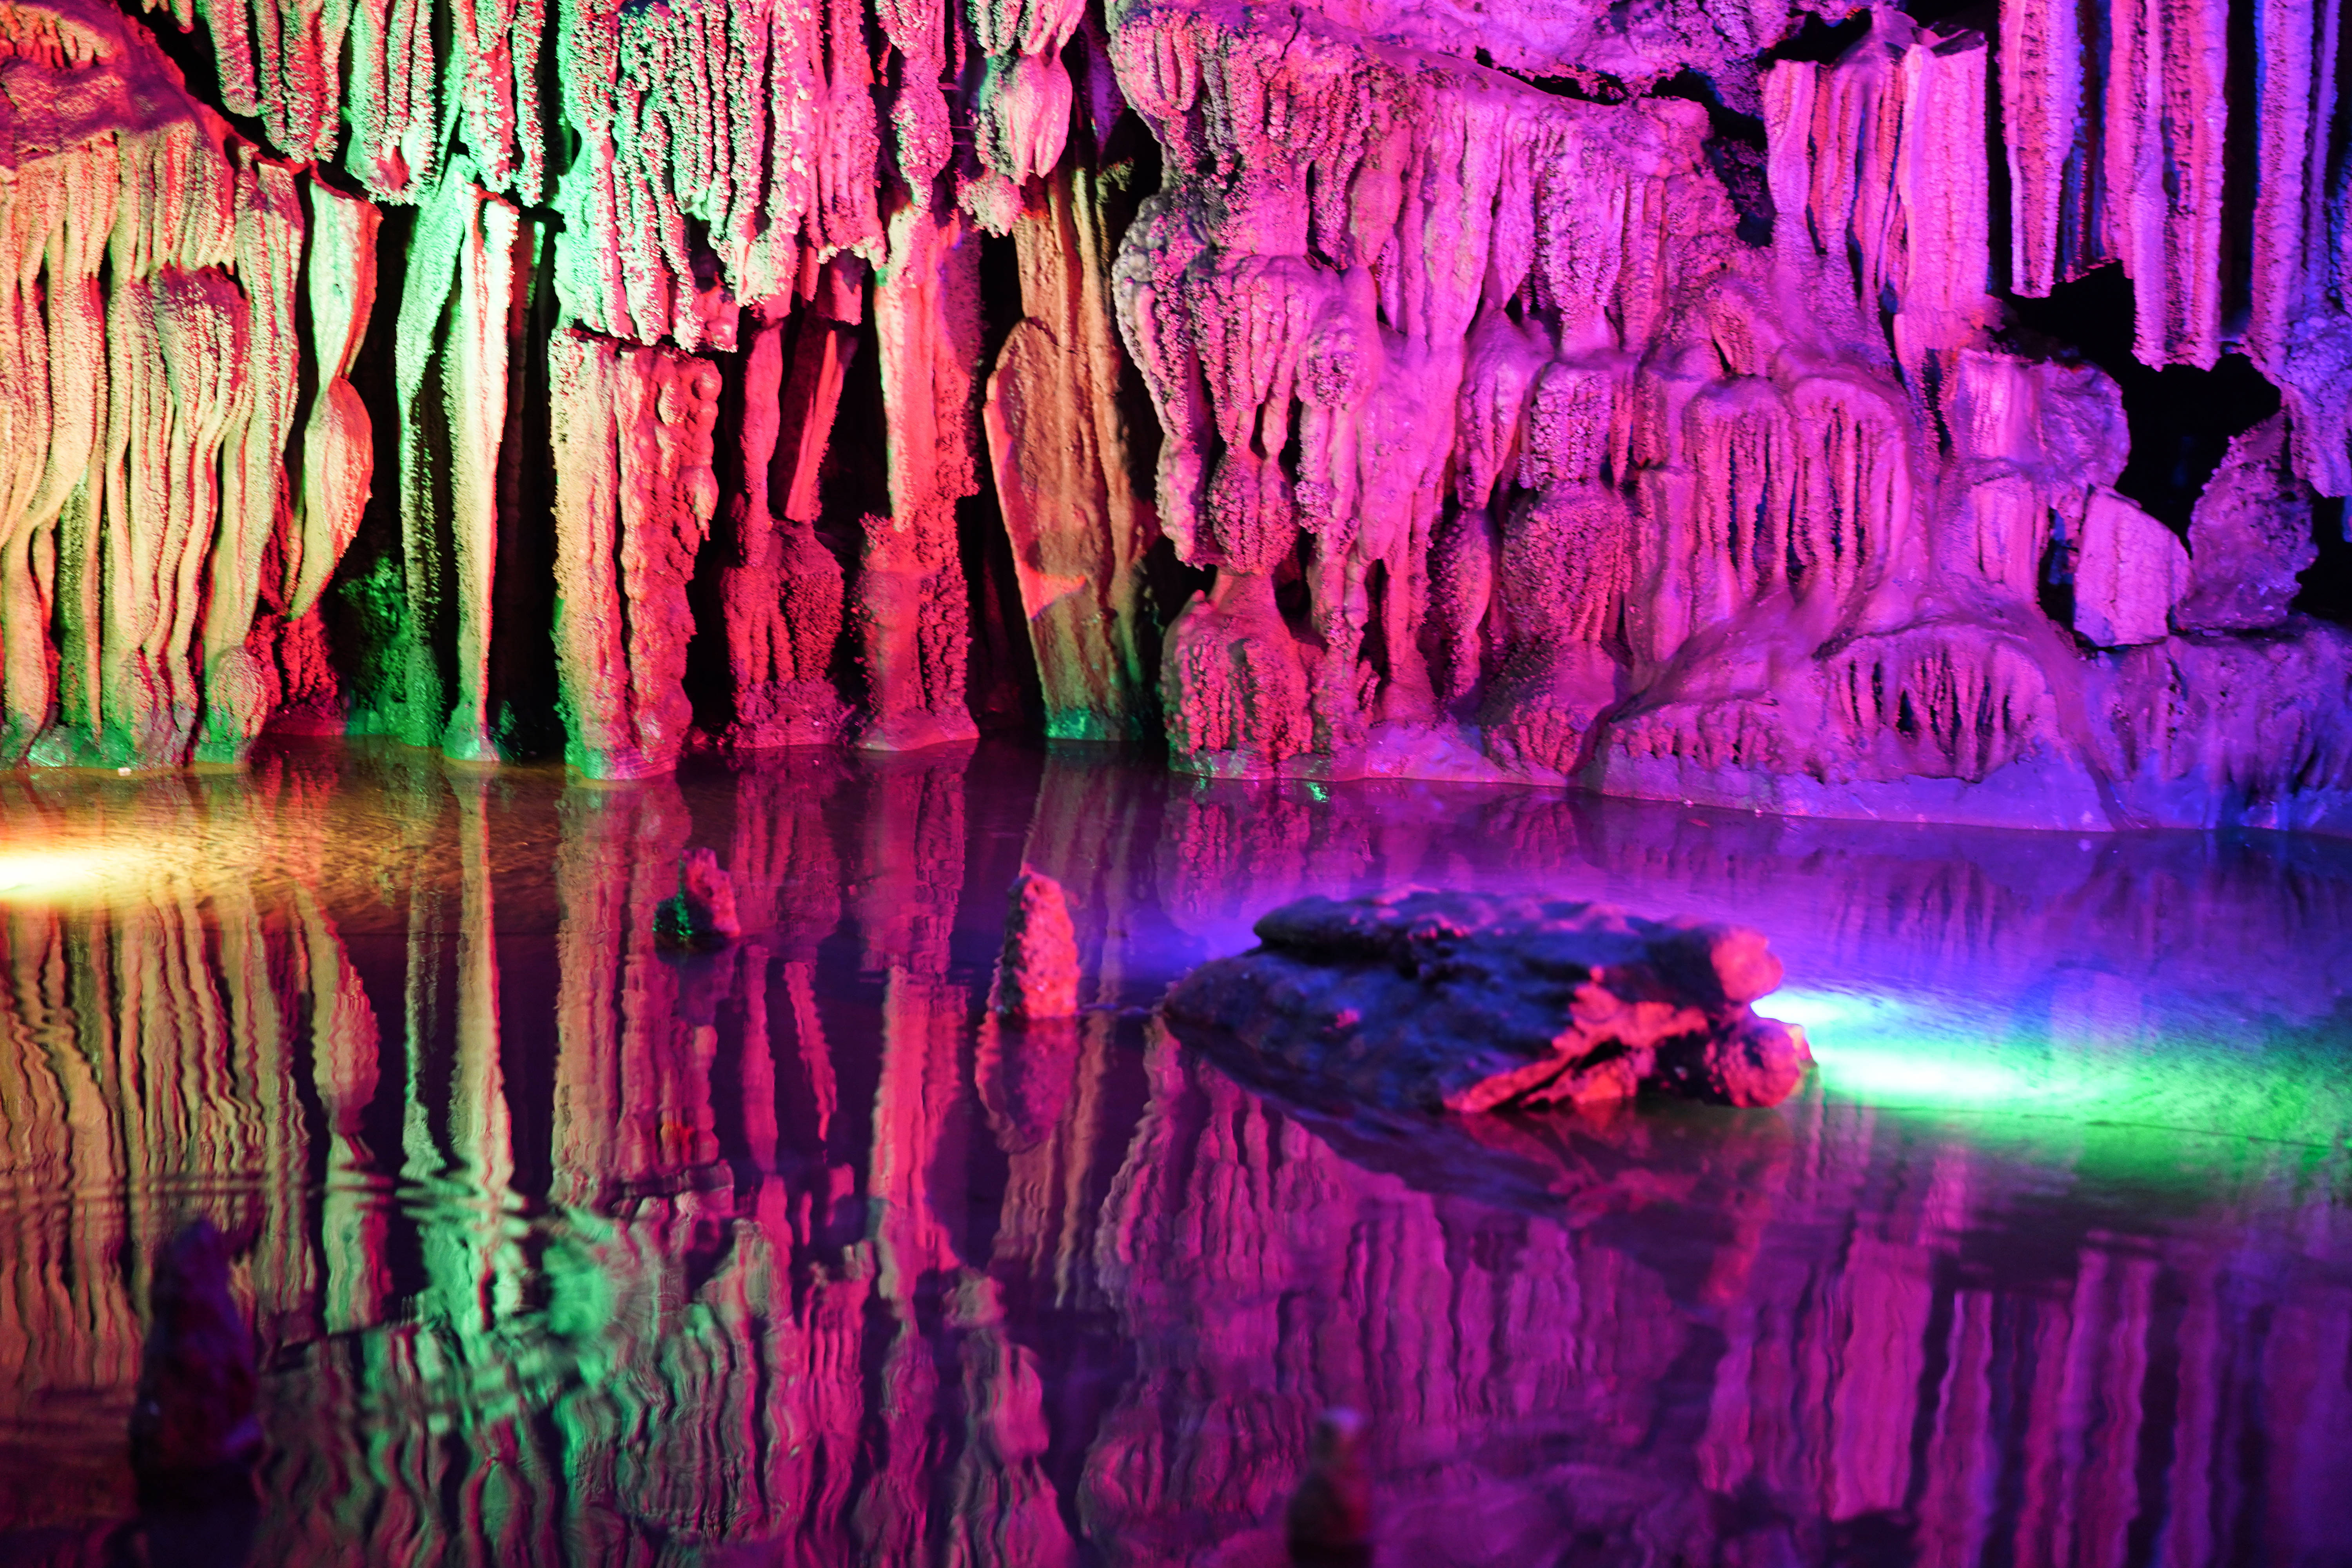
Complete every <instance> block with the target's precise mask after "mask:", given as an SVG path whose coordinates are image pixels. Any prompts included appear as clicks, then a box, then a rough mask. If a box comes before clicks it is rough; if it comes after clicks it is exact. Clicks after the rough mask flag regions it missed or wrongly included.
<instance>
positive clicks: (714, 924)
mask: <svg viewBox="0 0 2352 1568" xmlns="http://www.w3.org/2000/svg"><path fill="white" fill-rule="evenodd" d="M654 934H655V936H656V938H657V939H659V940H660V942H662V943H663V944H664V945H665V946H668V947H684V948H712V947H724V946H726V945H727V944H728V943H729V942H733V941H734V940H735V939H736V938H737V937H739V936H741V935H742V934H743V922H742V921H740V920H738V919H737V918H736V916H735V884H734V883H733V882H731V881H730V880H729V879H728V877H727V873H726V872H725V871H724V870H722V869H720V868H719V857H718V856H716V855H714V854H712V853H711V852H710V851H709V850H708V849H689V850H688V851H687V852H686V853H685V854H684V855H683V856H681V857H679V858H678V862H677V897H676V898H674V899H668V900H664V901H663V903H662V907H661V909H660V910H659V911H658V912H657V913H656V915H655V916H654Z"/></svg>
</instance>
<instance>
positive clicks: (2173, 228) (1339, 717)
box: [0, 0, 2352, 829]
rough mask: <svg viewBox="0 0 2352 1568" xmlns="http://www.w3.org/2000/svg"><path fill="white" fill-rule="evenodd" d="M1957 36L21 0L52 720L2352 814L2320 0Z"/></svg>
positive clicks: (1523, 19) (931, 9)
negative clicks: (2225, 373)
mask: <svg viewBox="0 0 2352 1568" xmlns="http://www.w3.org/2000/svg"><path fill="white" fill-rule="evenodd" d="M1913 12H1914V13H1915V14H1913V15H1906V14H1905V13H1904V12H1901V11H1897V10H1895V9H1892V8H1888V7H1880V8H1869V7H1863V8H1856V7H1853V6H1849V5H1843V4H1839V3H1837V0H1827V3H1825V4H1811V3H1810V0H1809V3H1806V4H1791V3H1790V0H1716V3H1714V4H1709V5H1696V4H1685V5H1662V6H1656V7H1650V8H1646V9H1643V10H1641V11H1639V12H1634V11H1629V10H1626V9H1624V8H1622V7H1602V6H1599V5H1577V6H1561V7H1550V8H1544V9H1542V10H1541V11H1540V14H1537V12H1536V11H1535V10H1533V9H1531V10H1530V13H1529V14H1528V15H1526V16H1520V15H1518V14H1517V13H1516V12H1502V11H1493V10H1483V9H1482V10H1476V11H1475V12H1474V11H1473V10H1470V9H1466V8H1464V7H1461V6H1458V5H1448V4H1444V3H1438V0H1430V3H1426V4H1417V5H1411V6H1406V5H1382V4H1373V3H1365V4H1353V5H1350V4H1339V3H1336V0H1335V3H1333V4H1329V5H1320V6H1285V7H1282V8H1280V9H1279V10H1278V11H1277V10H1273V9H1269V8H1266V7H1263V6H1254V5H1242V4H1231V3H1205V0H1203V3H1192V0H1183V3H1165V0H1163V3H1157V4H1130V5H1112V6H1108V7H1103V6H1097V7H1093V8H1089V7H1087V6H1085V5H1079V4H1075V3H1072V0H1061V3H1058V4H1053V5H1026V4H1021V5H1013V4H1003V3H1000V0H979V3H975V4H971V5H944V4H940V3H931V4H925V3H921V0H915V3H908V4H902V3H899V0H890V3H887V4H881V3H877V5H875V6H874V7H872V8H871V9H868V8H866V7H864V6H861V5H855V4H851V3H849V0H827V4H825V5H814V4H761V5H748V4H747V5H718V4H714V3H710V0H691V3H689V0H668V3H664V4H652V5H648V4H620V5H613V4H606V3H603V0H594V3H590V0H560V3H559V4H558V5H556V7H555V8H554V10H553V11H552V12H550V11H549V10H548V9H547V8H546V6H545V5H543V4H534V3H530V0H517V3H515V4H512V5H502V4H491V5H452V6H438V7H436V6H435V5H430V4H418V3H417V0H390V3H386V4H374V3H372V0H357V3H355V4H352V5H327V6H324V7H319V6H289V7H284V8H280V7H278V6H275V5H253V6H248V5H246V4H244V3H243V0H222V3H218V4H215V3H210V0H206V3H202V4H198V3H195V0H183V3H182V4H181V5H180V6H179V8H178V9H177V10H176V11H168V12H165V11H159V12H156V13H155V14H152V15H147V14H133V13H131V12H129V11H123V10H117V9H115V8H113V7H110V6H109V5H104V4H100V0H38V3H37V4H30V3H27V4H13V5H8V6H6V7H5V26H0V50H5V61H4V62H0V70H5V73H6V76H7V80H8V85H9V96H10V99H11V107H10V108H9V110H7V111H6V115H5V121H0V124H5V132H0V135H5V160H4V161H5V166H6V167H7V169H8V171H9V176H10V177H9V178H8V180H7V181H6V182H5V185H0V216H5V225H6V227H7V230H8V232H9V233H10V234H11V235H12V236H13V237H14V240H13V249H11V250H10V251H8V253H7V254H9V255H11V256H13V258H14V259H15V271H14V273H13V274H12V277H13V278H14V279H15V281H14V283H13V284H12V285H11V287H12V289H13V290H14V291H13V294H12V296H11V298H12V301H13V303H12V307H11V309H10V310H9V312H8V314H7V319H6V321H5V325H0V335H5V343H0V363H5V371H0V376H5V387H0V417H5V419H6V420H7V421H8V428H9V435H8V440H7V455H8V460H9V470H10V473H11V475H12V477H11V479H9V481H8V484H7V486H6V488H5V491H0V495H5V501H0V505H5V512H0V657H5V686H0V694H5V715H0V764H22V763H32V764H35V765H55V764H83V765H101V766H108V767H129V768H148V767H170V766H177V765H182V764H185V763H234V762H236V761H238V760H240V759H241V758H242V757H243V755H244V753H245V751H246V749H247V747H248V746H249V744H250V743H251V742H252V740H253V739H254V738H255V737H256V736H257V734H258V733H259V732H260V731H262V729H263V728H264V727H265V726H267V725H271V724H275V725H277V726H278V727H279V728H281V729H304V730H312V731H347V732H354V733H373V734H383V735H389V736H393V737H394V738H397V739H399V740H401V741H404V742H408V743H411V744H415V745H420V746H428V747H436V748H439V749H440V750H442V751H444V752H446V753H447V754H449V755H450V756H452V757H456V758H461V759H467V760H476V761H490V760H497V759H500V758H507V757H520V756H526V755H530V754H534V753H537V752H545V751H549V750H553V749H559V748H560V749H561V751H562V753H563V755H564V756H565V758H566V760H567V761H568V762H569V763H571V764H572V766H573V767H574V768H575V769H577V770H579V771H580V772H582V773H585V774H588V775H590V776H593V777H607V778H609V777H626V776H635V775H640V774H646V773H662V772H665V771H667V770H668V769H669V768H671V767H673V766H674V765H675V764H676V763H677V760H678V758H679V756H680V755H681V754H682V752H685V751H686V750H688V748H690V747H695V746H703V745H709V746H718V747H727V748H735V749H757V748H762V747H772V746H778V745H790V744H799V743H813V742H835V741H855V742H861V743H864V744H866V745H869V746H875V747H879V748H886V749H894V750H896V749H911V748H919V747H923V746H927V745H931V744H936V743H940V742H953V741H959V740H963V739H967V738H969V737H971V735H973V734H974V733H976V731H977V729H978V728H979V725H980V723H981V722H982V721H990V722H1003V721H1016V722H1025V723H1026V724H1027V725H1028V726H1029V727H1030V728H1032V729H1034V730H1042V731H1044V732H1045V734H1047V735H1049V736H1054V737H1062V738H1072V739H1111V740H1116V739H1136V738H1142V739H1158V738H1163V737H1164V739H1165V742H1166V744H1167V747H1168V751H1169V755H1170V758H1171V763H1173V764H1174V765H1175V766H1176V767H1178V768H1180V769H1182V770H1185V771H1189V772H1193V773H1203V774H1211V775H1244V776H1265V775H1269V774H1280V775H1303V776H1308V777H1340V776H1353V775H1361V774H1367V773H1375V774H1377V773H1393V774H1409V775H1414V776H1423V777H1432V776H1434V777H1450V778H1466V779H1491V780H1520V781H1528V782H1536V783H1545V784H1560V783H1581V784H1588V785H1592V786H1596V787H1599V788H1601V789H1604V790H1607V791H1610V792H1612V793H1618V794H1627V795H1644V796H1651V797H1656V798H1665V799H1680V800H1704V801H1708V802H1713V803H1717V804H1724V805H1745V806H1755V807H1759V808H1766V809H1772V810H1779V811H1785V812H1792V813H1805V814H1822V815H1835V816H1891V817H1897V818H1903V819H1910V818H1922V817H1924V818H1930V819H1940V820H1950V821H1975V822H1991V823H2006V824H2020V825H2034V826H2063V827H2070V828H2080V827H2098V828H2105V827H2123V826H2144V825H2157V824H2179V825H2196V826H2210V825H2217V824H2226V823H2247V824H2253V825H2258V826H2307V827H2317V828H2323V829H2329V828H2333V829H2343V828H2345V827H2346V826H2347V825H2352V699H2348V698H2347V691H2352V639H2347V634H2346V633H2345V632H2344V631H2343V630H2342V629H2341V628H2340V627H2338V626H2335V625H2333V624H2330V623H2327V622H2324V621H2321V620H2317V619H2315V618H2312V617H2310V616H2302V615H2298V614H2296V613H2295V605H2296V604H2297V596H2298V595H2299V594H2305V595H2306V598H2305V602H2316V601H2315V600H2314V599H2312V598H2310V597H2309V595H2308V592H2307V591H2308V588H2309V580H2310V579H2311V577H2312V574H2314V573H2315V572H2317V573H2320V574H2325V573H2326V572H2329V571H2336V572H2340V571H2341V570H2342V566H2343V558H2342V557H2341V556H2340V555H2336V554H2334V553H2331V554H2330V556H2329V560H2328V562H2327V563H2322V564H2320V565H2318V566H2315V561H2318V560H2319V551H2318V545H2319V543H2320V542H2323V541H2322V540H2321V538H2320V535H2321V534H2322V533H2323V532H2324V531H2332V530H2333V529H2334V528H2335V527H2336V526H2337V520H2338V519H2340V517H2341V512H2340V510H2326V505H2325V503H2324V502H2323V501H2322V500H2321V498H2340V497H2342V496H2343V495H2344V494H2345V493H2346V492H2347V490H2352V310H2347V293H2352V216H2347V209H2348V208H2352V194H2348V193H2347V181H2352V172H2348V171H2352V153H2347V124H2352V110H2346V109H2345V108H2343V107H2342V106H2341V105H2340V104H2339V102H2338V95H2337V89H2336V84H2337V83H2338V81H2339V80H2342V79H2346V78H2347V75H2348V74H2352V71H2347V51H2348V50H2352V41H2347V37H2346V36H2345V34H2346V29H2345V28H2344V26H2343V24H2342V19H2341V16H2339V15H2338V11H2337V8H2336V7H2334V6H2332V5H2325V4H2313V3H2310V0H2260V3H2258V4H2253V5H2244V6H2241V7H2240V8H2239V10H2238V12H2237V13H2236V14H2235V15H2233V14H2232V12H2231V8H2230V7H2229V6H2228V5H2226V4H2225V3H2223V0H2181V3H2179V4H2171V5H2141V4H2139V3H2137V0H2107V3H2106V4H2105V5H2102V6H2095V7H2092V8H2089V9H2087V10H2085V9H2084V8H2080V7H2071V6H2060V5H2050V4H2044V3H2042V0H2011V3H2009V4H2005V5H2002V6H2000V8H1999V10H1998V11H1997V12H1993V11H1990V10H1988V11H1986V12H1985V13H1984V14H1982V15H1978V14H1975V13H1970V14H1969V15H1968V16H1966V17H1963V18H1949V17H1941V16H1939V15H1938V14H1937V12H1936V11H1935V10H1934V8H1932V7H1927V6H1914V7H1913ZM1465 51H1467V52H1466V53H1465ZM1155 186H1156V188H1155ZM2102 269H2107V270H2102ZM2116 269H2119V270H2120V272H2121V274H2122V275H2123V276H2124V277H2125V278H2126V279H2127V288H2126V293H2127V294H2128V296H2129V300H2130V313H2131V329H2130V344H2131V349H2130V352H2131V353H2132V355H2133V356H2135V358H2134V361H2133V363H2134V364H2135V365H2137V366H2146V367H2166V366H2178V367H2186V368H2185V370H2180V371H2172V370H2168V371H2166V372H2165V375H2166V376H2167V377H2171V378H2174V379H2172V380H2168V381H2165V382H2164V385H2165V386H2167V387H2170V388H2173V389H2174V390H2172V391H2171V392H2168V393H2167V394H2165V395H2168V396H2170V397H2172V398H2173V400H2174V402H2175V403H2178V404H2183V405H2192V404H2194V403H2195V402H2196V401H2197V400H2198V398H2199V397H2200V395H2206V393H2207V392H2208V391H2209V390H2210V389H2207V388H2205V387H2204V386H2203V385H2202V384H2200V383H2198V382H2196V381H2195V380H2194V377H2196V376H2198V375H2200V374H2207V373H2214V374H2219V371H2217V368H2216V367H2217V366H2219V367H2222V368H2226V369H2233V370H2235V371H2237V372H2239V373H2241V374H2242V375H2243V376H2245V377H2251V378H2252V380H2253V381H2254V382H2255V383H2257V384H2259V385H2260V386H2261V387H2262V388H2263V390H2264V391H2265V392H2268V393H2273V394H2274V395H2275V399H2276V402H2275V405H2274V406H2275V409H2276V412H2274V413H2272V412H2269V411H2268V408H2265V409H2263V411H2261V412H2260V413H2258V414H2257V415H2256V416H2253V417H2251V418H2247V419H2243V420H2239V421H2236V422H2234V423H2233V424H2231V425H2227V426H2223V427H2221V429H2220V434H2219V435H2218V436H2216V437H2214V438H2213V443H2212V444H2213V445H2215V446H2216V447H2217V448H2220V447H2224V444H2225V449H2221V450H2220V451H2219V462H2218V465H2213V463H2212V458H2210V457H2209V458H2206V459H2205V460H2204V461H2205V464H2206V465H2209V466H2210V474H2209V473H2207V472H2206V471H2205V469H2204V467H2201V466H2199V465H2196V464H2189V463H2182V462H2174V463H2172V464H2171V468H2172V470H2175V471H2173V472H2171V473H2170V476H2169V478H2168V479H2167V481H2166V482H2168V483H2170V484H2172V485H2173V486H2174V487H2175V488H2174V490H2172V491H2168V496H2169V497H2170V499H2171V500H2177V501H2179V503H2180V504H2179V507H2178V508H2168V505H2167V504H2166V503H2165V502H2163V501H2159V500H2158V499H2157V498H2156V497H2155V496H2154V495H2153V493H2152V492H2151V491H2150V490H2149V489H2148V486H2147V484H2146V483H2143V482H2142V480H2141V478H2140V476H2144V475H2145V474H2147V473H2155V472H2159V471H2161V470H2163V469H2164V468H2165V455H2164V454H2161V453H2157V452H2154V451H2152V450H2150V449H2149V445H2150V444H2149V442H2148V440H2147V438H2146V437H2145V429H2146V428H2147V427H2148V426H2147V408H2146V407H2145V406H2142V407H2137V408H2135V407H2129V406H2127V405H2126V389H2125V388H2124V387H2123V386H2121V385H2119V384H2118V381H2117V379H2116V376H2115V375H2111V374H2108V373H2107V371H2106V370H2104V369H2102V368H2101V366H2100V365H2099V364H2098V363H2095V356H2094V355H2092V354H2090V353H2087V352H2077V348H2076V346H2075V345H2076V344H2078V343H2081V342H2087V341H2088V340H2089V339H2090V338H2091V337H2092V336H2093V335H2094V332H2093V328H2094V326H2095V323H2093V322H2090V321H2087V320H2085V321H2082V322H2081V323H2080V324H2079V328H2078V325H2077V323H2075V322H2074V321H2070V319H2069V317H2070V312H2076V313H2079V312H2080V311H2081V310H2082V307H2081V305H2080V302H2079V299H2078V293H2077V291H2078V290H2079V289H2081V288H2083V287H2084V280H2085V279H2094V280H2095V279H2103V278H2106V277H2110V276H2113V274H2114V271H2115V270H2116ZM2184 374H2185V375H2188V376H2189V377H2190V378H2191V380H2190V381H2189V383H2187V384H2186V387H2185V390H2183V389H2182V388H2181V384H2179V381H2178V378H2179V376H2181V375H2184ZM2133 395H2135V396H2137V395H2139V394H2137V393H2135V394H2133ZM2136 441H2137V443H2138V447H2137V449H2136V447H2135V442H2136ZM2127 470H2130V472H2129V473H2127ZM2174 510H2179V512H2181V513H2182V514H2183V515H2181V516H2175V515H2172V513H2173V511H2174ZM2159 513H2162V514H2164V515H2161V516H2160V515H2158V514H2159ZM2184 524H2185V525H2184ZM2325 542H2326V543H2328V544H2329V545H2330V547H2331V552H2332V551H2333V548H2334V541H2333V540H2332V538H2331V539H2327V540H2326V541H2325ZM2299 578H2300V579H2302V580H2301V581H2299ZM2323 596H2324V595H2323ZM1014 625H1018V626H1022V627H1025V631H1026V637H1025V638H1024V637H1021V636H1020V635H1019V634H1018V633H1017V632H1015V631H1013V630H1010V629H1009V628H1010V627H1011V626H1014Z"/></svg>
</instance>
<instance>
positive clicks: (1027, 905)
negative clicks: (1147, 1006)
mask: <svg viewBox="0 0 2352 1568" xmlns="http://www.w3.org/2000/svg"><path fill="white" fill-rule="evenodd" d="M988 1005H989V1008H990V1010H991V1011H992V1012H994V1013H997V1014H998V1015H1000V1016H1003V1017H1007V1018H1067V1017H1069V1016H1073V1015H1074V1014H1076V1012H1077V1010H1078V935H1077V931H1076V928H1075V927H1073V926H1072V925H1071V924H1070V905H1069V900H1068V899H1066V897H1065V896H1064V895H1063V892H1062V884H1061V883H1059V882H1056V881H1055V880H1054V879H1053V878H1051V877H1048V876H1046V875H1045V873H1044V872H1042V871H1037V870H1033V869H1032V868H1029V867H1026V866H1024V867H1023V868H1021V875H1020V877H1019V879H1016V880H1015V881H1014V882H1013V899H1012V908H1011V909H1010V910H1007V911H1006V914H1005V918H1004V952H1003V956H1002V957H1001V958H999V959H998V960H997V961H996V984H995V986H994V988H993V989H992V991H991V992H990V994H989V999H988Z"/></svg>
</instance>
